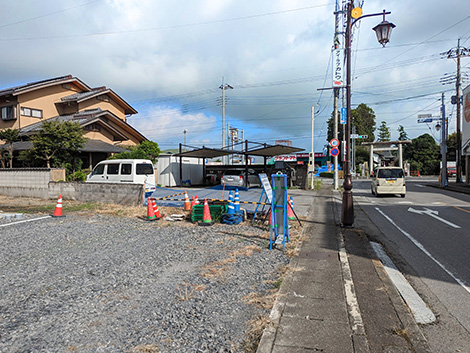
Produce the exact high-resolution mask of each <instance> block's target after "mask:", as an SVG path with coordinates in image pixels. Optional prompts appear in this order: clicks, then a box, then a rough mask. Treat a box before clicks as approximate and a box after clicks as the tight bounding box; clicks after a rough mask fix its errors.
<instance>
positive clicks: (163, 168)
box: [155, 155, 204, 187]
mask: <svg viewBox="0 0 470 353" xmlns="http://www.w3.org/2000/svg"><path fill="white" fill-rule="evenodd" d="M179 161H180V158H179V157H176V156H175V155H160V156H159V157H158V162H157V164H156V166H155V167H156V169H157V184H158V185H161V186H165V187H171V186H179V184H180V168H179ZM182 164H183V180H188V179H189V180H191V184H192V185H202V183H203V180H204V175H203V160H202V159H201V158H183V159H182Z"/></svg>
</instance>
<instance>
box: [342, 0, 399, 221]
mask: <svg viewBox="0 0 470 353" xmlns="http://www.w3.org/2000/svg"><path fill="white" fill-rule="evenodd" d="M352 2H353V1H352V0H350V1H348V4H347V9H346V16H347V17H346V19H347V21H346V38H345V42H346V160H345V162H344V172H345V173H346V174H345V177H344V183H343V189H344V191H343V202H342V207H341V223H342V225H343V227H352V226H353V224H354V208H353V197H352V187H353V186H352V179H351V29H352V26H353V25H354V24H355V23H356V22H357V21H359V20H360V19H363V18H365V17H373V16H383V21H382V22H381V23H379V24H378V25H377V26H375V27H374V28H373V30H374V31H375V33H376V35H377V40H378V41H379V43H380V44H382V45H383V46H385V44H387V43H388V41H389V39H390V34H391V32H392V28H394V27H395V25H394V24H393V23H390V22H387V21H385V15H388V14H390V13H391V12H385V10H383V12H382V13H374V14H370V15H362V9H361V8H359V7H356V8H354V9H353V5H352Z"/></svg>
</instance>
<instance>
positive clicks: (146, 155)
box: [108, 141, 161, 163]
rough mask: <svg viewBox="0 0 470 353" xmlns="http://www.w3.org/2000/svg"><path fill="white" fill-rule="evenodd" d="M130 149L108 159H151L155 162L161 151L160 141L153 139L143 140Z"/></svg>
mask: <svg viewBox="0 0 470 353" xmlns="http://www.w3.org/2000/svg"><path fill="white" fill-rule="evenodd" d="M128 149H129V151H124V152H121V153H117V154H115V155H113V156H111V157H109V158H108V159H150V160H151V161H152V163H155V162H157V160H158V156H159V155H160V152H161V151H160V148H159V147H158V143H156V142H153V141H142V143H141V144H140V145H137V146H129V147H128Z"/></svg>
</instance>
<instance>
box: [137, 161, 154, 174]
mask: <svg viewBox="0 0 470 353" xmlns="http://www.w3.org/2000/svg"><path fill="white" fill-rule="evenodd" d="M135 172H136V174H137V175H148V174H153V165H151V164H148V163H145V164H144V163H138V164H137V167H136V169H135Z"/></svg>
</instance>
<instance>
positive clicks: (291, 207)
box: [287, 196, 295, 221]
mask: <svg viewBox="0 0 470 353" xmlns="http://www.w3.org/2000/svg"><path fill="white" fill-rule="evenodd" d="M287 218H288V219H289V220H291V221H292V220H294V219H295V215H294V200H292V196H291V197H290V199H289V202H288V205H287Z"/></svg>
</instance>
